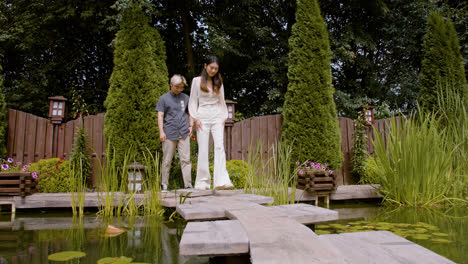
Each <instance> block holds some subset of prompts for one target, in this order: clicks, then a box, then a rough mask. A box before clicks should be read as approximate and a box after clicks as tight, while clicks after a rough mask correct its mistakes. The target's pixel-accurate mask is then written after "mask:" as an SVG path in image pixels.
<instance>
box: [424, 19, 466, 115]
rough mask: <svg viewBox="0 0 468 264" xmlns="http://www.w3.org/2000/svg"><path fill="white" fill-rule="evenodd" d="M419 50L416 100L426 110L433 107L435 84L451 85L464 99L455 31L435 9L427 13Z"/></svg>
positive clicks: (463, 85)
mask: <svg viewBox="0 0 468 264" xmlns="http://www.w3.org/2000/svg"><path fill="white" fill-rule="evenodd" d="M422 51H423V60H422V65H421V73H420V81H421V86H420V95H419V101H420V104H421V105H422V106H423V107H424V108H426V109H428V110H433V109H435V108H436V107H437V89H439V88H438V87H447V86H448V87H453V88H454V89H455V91H457V92H458V93H459V94H460V95H462V96H463V97H464V100H465V102H466V97H467V96H468V95H467V86H466V79H465V69H464V67H463V60H462V56H461V53H460V46H459V41H458V36H457V32H456V30H455V27H454V26H453V23H452V22H451V21H450V20H449V19H444V18H443V17H442V15H440V14H438V13H436V12H431V13H430V14H429V18H428V21H427V32H426V34H425V35H424V39H423V45H422ZM438 84H440V85H438Z"/></svg>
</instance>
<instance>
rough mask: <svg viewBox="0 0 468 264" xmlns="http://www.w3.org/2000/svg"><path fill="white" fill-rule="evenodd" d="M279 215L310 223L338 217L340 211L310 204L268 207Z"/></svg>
mask: <svg viewBox="0 0 468 264" xmlns="http://www.w3.org/2000/svg"><path fill="white" fill-rule="evenodd" d="M268 208H269V209H270V210H273V211H274V212H275V213H276V214H277V215H280V216H287V217H289V218H292V219H294V220H295V221H296V222H298V223H301V224H304V225H308V224H313V223H319V222H326V221H333V220H337V219H338V216H339V215H338V212H337V211H333V210H329V209H326V208H322V207H318V206H313V205H310V204H286V205H277V206H271V207H268Z"/></svg>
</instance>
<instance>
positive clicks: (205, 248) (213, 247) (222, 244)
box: [179, 220, 249, 256]
mask: <svg viewBox="0 0 468 264" xmlns="http://www.w3.org/2000/svg"><path fill="white" fill-rule="evenodd" d="M179 253H180V254H181V255H184V256H203V255H206V256H217V255H222V256H225V255H234V254H236V255H238V254H247V253H249V239H248V238H247V234H246V233H245V231H244V229H243V228H242V226H241V224H240V222H239V221H236V220H226V221H210V222H190V223H187V226H186V227H185V230H184V235H183V236H182V239H181V241H180V244H179Z"/></svg>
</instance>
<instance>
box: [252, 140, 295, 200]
mask: <svg viewBox="0 0 468 264" xmlns="http://www.w3.org/2000/svg"><path fill="white" fill-rule="evenodd" d="M270 151H271V153H272V157H271V158H269V159H267V160H265V159H264V158H263V155H262V153H263V146H262V144H261V143H260V142H259V143H257V145H256V147H255V148H253V147H252V145H251V146H250V147H249V151H248V156H247V168H248V170H247V173H246V179H245V185H244V193H252V194H258V195H265V196H270V197H273V198H274V202H273V205H278V204H289V203H294V201H295V193H296V181H297V178H296V176H295V175H296V172H297V169H296V170H293V169H291V163H292V162H291V152H292V147H291V146H290V145H285V144H283V143H278V144H276V145H273V146H271V148H270ZM290 188H291V189H292V191H290Z"/></svg>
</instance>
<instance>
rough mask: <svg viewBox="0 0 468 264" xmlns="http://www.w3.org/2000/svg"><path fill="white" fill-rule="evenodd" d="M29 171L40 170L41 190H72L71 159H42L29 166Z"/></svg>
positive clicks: (47, 191) (48, 191) (54, 191)
mask: <svg viewBox="0 0 468 264" xmlns="http://www.w3.org/2000/svg"><path fill="white" fill-rule="evenodd" d="M28 171H36V172H40V174H39V179H40V181H39V185H40V186H41V187H40V189H39V192H41V193H59V192H70V191H71V190H72V184H71V183H72V182H71V177H70V173H71V171H70V161H68V160H62V159H59V158H52V159H42V160H40V161H39V162H37V163H33V164H31V165H30V166H28Z"/></svg>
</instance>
